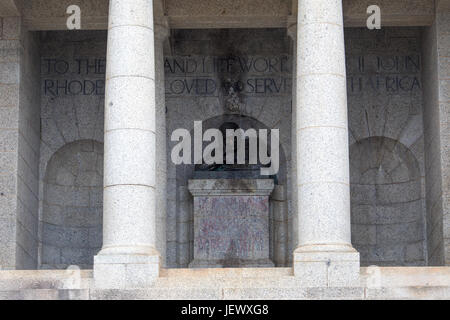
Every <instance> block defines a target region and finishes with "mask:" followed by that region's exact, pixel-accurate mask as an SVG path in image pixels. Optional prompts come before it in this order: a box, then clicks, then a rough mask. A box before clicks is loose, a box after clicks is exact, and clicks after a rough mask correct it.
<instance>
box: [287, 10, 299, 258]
mask: <svg viewBox="0 0 450 320" xmlns="http://www.w3.org/2000/svg"><path fill="white" fill-rule="evenodd" d="M287 34H288V36H289V37H290V38H291V40H292V41H291V44H292V105H291V108H292V123H291V145H292V148H291V172H292V174H291V175H292V177H291V183H290V185H289V187H290V188H291V190H292V191H291V196H290V200H291V202H290V205H291V209H290V211H291V214H290V216H289V217H288V225H289V231H288V234H289V236H290V238H289V240H288V250H289V252H292V251H293V250H294V248H297V245H298V227H297V226H298V203H297V201H298V184H297V98H296V97H297V72H296V71H297V17H294V16H291V17H289V19H288V24H287ZM287 262H288V263H289V264H291V263H292V255H290V254H289V255H288V261H287Z"/></svg>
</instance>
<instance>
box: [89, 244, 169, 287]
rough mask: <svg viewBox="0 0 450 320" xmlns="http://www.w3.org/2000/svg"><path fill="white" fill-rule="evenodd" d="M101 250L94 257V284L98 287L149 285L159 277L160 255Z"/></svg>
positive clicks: (156, 253)
mask: <svg viewBox="0 0 450 320" xmlns="http://www.w3.org/2000/svg"><path fill="white" fill-rule="evenodd" d="M103 251H104V250H102V251H101V252H100V253H99V254H98V255H97V256H95V257H94V286H95V287H96V288H98V289H139V288H148V287H151V286H152V285H153V284H154V282H155V281H156V279H157V278H158V277H159V273H160V266H161V257H160V256H159V253H158V252H157V251H156V250H152V251H153V252H152V254H144V255H142V254H118V253H117V254H111V253H107V252H108V250H105V253H103Z"/></svg>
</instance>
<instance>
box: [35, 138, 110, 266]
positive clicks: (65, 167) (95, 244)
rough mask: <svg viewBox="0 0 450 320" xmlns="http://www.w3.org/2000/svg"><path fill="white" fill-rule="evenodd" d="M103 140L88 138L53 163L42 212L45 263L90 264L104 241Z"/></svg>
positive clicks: (58, 155) (67, 148)
mask: <svg viewBox="0 0 450 320" xmlns="http://www.w3.org/2000/svg"><path fill="white" fill-rule="evenodd" d="M102 185H103V144H101V143H99V142H96V141H92V140H83V141H77V142H73V143H70V144H68V145H66V146H64V147H63V148H61V149H60V150H59V151H57V152H56V153H55V154H54V155H53V157H52V158H51V160H50V161H49V163H48V167H47V172H46V176H45V186H44V204H43V218H42V220H43V221H42V253H41V254H42V268H57V269H59V268H66V267H67V266H69V265H78V266H80V267H81V268H91V267H92V264H93V257H94V255H95V254H96V253H97V252H98V251H99V250H100V249H101V245H102V207H103V204H102V191H103V190H102Z"/></svg>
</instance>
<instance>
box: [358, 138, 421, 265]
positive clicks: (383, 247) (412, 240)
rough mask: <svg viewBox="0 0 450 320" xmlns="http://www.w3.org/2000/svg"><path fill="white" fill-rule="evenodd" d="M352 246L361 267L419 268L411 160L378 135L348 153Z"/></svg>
mask: <svg viewBox="0 0 450 320" xmlns="http://www.w3.org/2000/svg"><path fill="white" fill-rule="evenodd" d="M350 159H351V161H350V166H351V200H352V243H353V245H354V246H355V248H356V249H357V250H358V251H359V252H360V253H361V264H362V265H365V266H367V265H381V266H390V265H395V266H404V265H424V264H425V253H424V241H425V237H424V219H423V199H422V197H421V180H420V179H421V177H420V171H419V167H418V163H417V160H416V159H415V157H414V155H413V154H412V153H411V151H410V150H408V149H407V148H406V147H405V146H404V145H402V144H401V143H399V142H397V141H395V140H393V139H389V138H383V137H372V138H367V139H364V140H362V141H359V142H357V143H355V144H353V145H352V147H351V149H350Z"/></svg>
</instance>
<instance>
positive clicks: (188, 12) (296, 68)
mask: <svg viewBox="0 0 450 320" xmlns="http://www.w3.org/2000/svg"><path fill="white" fill-rule="evenodd" d="M109 2H110V6H109V7H108V1H99V0H83V1H79V5H80V6H81V9H82V12H83V18H82V29H83V30H82V31H67V30H66V18H67V15H66V13H65V8H66V7H67V5H68V4H69V2H68V1H53V0H52V1H48V0H46V1H43V0H30V1H24V2H20V1H12V0H0V249H1V250H0V269H1V270H3V271H0V299H38V298H41V299H126V298H135V299H157V298H159V299H180V298H184V299H257V298H265V299H326V298H332V299H386V298H406V299H410V298H444V299H448V298H449V297H450V290H449V288H450V283H449V282H448V278H449V277H448V272H449V271H448V268H446V267H444V266H445V265H448V264H449V263H450V262H449V257H450V253H449V252H450V251H449V250H450V240H449V239H450V223H449V221H450V218H449V217H450V213H449V206H450V200H449V199H450V197H449V191H450V185H449V183H450V177H449V176H450V168H449V163H450V160H449V159H450V153H449V151H448V150H449V147H448V142H449V139H450V138H449V137H450V135H449V129H450V127H449V121H448V119H449V117H448V114H449V110H450V105H449V103H450V102H449V101H450V89H449V88H450V65H449V63H450V60H449V59H448V57H449V56H450V49H449V48H450V41H449V39H450V37H449V30H450V19H449V17H450V3H449V1H448V0H436V1H433V0H401V1H381V3H380V7H381V10H382V29H381V30H367V29H366V28H365V24H366V19H367V12H366V9H367V6H368V5H370V4H373V3H372V2H371V1H368V0H367V1H366V0H363V1H359V0H343V1H340V0H292V1H291V0H289V1H267V0H249V1H228V0H226V1H200V2H199V1H197V0H196V1H193V0H192V1H191V0H187V1H178V0H166V1H162V0H153V1H150V0H134V1H131V0H130V1H127V2H124V1H119V0H114V1H113V0H111V1H109ZM18 4H23V6H18ZM341 6H342V10H341ZM108 10H110V11H109V12H108ZM297 15H298V16H297ZM108 20H109V26H108ZM344 26H345V27H346V28H345V29H344ZM88 29H96V30H97V31H88ZM30 30H32V31H33V32H30ZM45 30H53V31H45ZM57 30H59V31H57ZM105 30H108V31H105ZM34 31H36V32H34ZM107 39H109V40H108V43H107ZM344 40H345V42H344ZM107 46H108V47H109V50H108V52H107V50H106V49H107ZM131 52H132V53H131ZM344 52H345V55H344ZM105 103H106V108H105ZM104 110H106V112H105V111H104ZM194 121H202V125H203V130H207V129H211V128H219V127H221V125H224V124H230V123H231V124H233V125H237V126H238V127H240V128H242V129H245V130H247V129H249V128H254V129H257V130H270V129H279V130H280V170H279V172H278V174H276V175H274V176H270V177H262V176H260V174H259V173H258V170H256V169H255V167H252V166H244V167H233V166H228V167H227V166H219V167H214V166H212V167H211V166H209V167H208V166H205V165H198V164H197V165H193V164H192V165H177V166H176V165H174V163H173V162H172V161H171V150H172V147H173V146H174V144H175V143H176V141H171V134H172V132H173V131H174V130H176V129H179V128H184V129H187V130H188V131H189V132H190V133H191V134H192V135H193V134H194V127H193V126H194ZM105 142H106V143H105ZM104 143H105V147H103V145H104ZM104 154H105V156H104ZM104 164H105V165H104ZM256 167H258V166H256ZM258 169H259V167H258ZM267 178H269V181H271V182H272V181H273V185H272V184H270V188H266V189H264V188H263V189H264V190H265V193H264V194H258V190H259V191H260V189H261V188H259V187H261V186H259V187H255V188H252V189H251V191H252V192H251V193H249V194H247V193H248V191H249V190H247V189H246V190H243V189H242V188H241V189H239V186H240V185H241V184H242V183H243V182H244V181H252V183H254V184H256V185H258V183H263V182H262V181H267V180H264V179H267ZM222 179H227V180H226V181H224V180H222ZM233 179H238V180H239V182H236V180H233ZM245 179H247V180H245ZM202 181H203V182H204V183H203V182H202ZM205 181H206V182H205ZM211 181H212V182H214V181H222V182H221V183H220V185H213V186H211ZM199 184H200V185H201V187H200V188H196V187H195V186H196V185H197V187H198V186H199ZM233 188H234V189H235V190H234V189H233ZM236 188H237V189H236ZM272 188H273V190H272ZM244 189H245V188H244ZM269 189H270V190H269ZM205 190H206V191H205ZM230 190H231V191H230ZM205 192H207V193H205ZM255 192H256V193H255ZM103 193H104V194H105V198H104V197H103ZM269 194H270V196H269ZM104 199H105V200H104ZM237 207H239V209H236V210H234V209H233V208H237ZM208 228H209V229H208ZM213 232H217V233H218V234H219V235H218V236H217V235H216V234H214V235H213ZM213 237H215V238H214V239H215V240H217V241H219V240H220V241H222V242H223V243H222V244H223V246H221V245H217V243H216V245H215V246H214V245H213V246H211V245H210V246H208V245H206V242H205V241H203V240H205V239H206V240H208V241H209V242H208V243H209V244H211V243H213V241H211V239H212V238H213ZM248 239H251V240H250V241H249V240H248ZM220 241H219V242H220ZM212 249H214V250H215V251H214V250H213V251H211V250H212ZM208 250H210V251H208ZM294 250H295V252H294ZM94 256H95V258H94ZM360 264H361V266H363V267H362V268H360ZM69 265H76V266H78V267H80V268H81V269H88V270H83V271H80V272H78V271H77V268H76V267H71V268H70V270H60V271H57V270H55V269H65V268H67V267H68V266H69ZM371 265H376V266H371ZM189 266H190V267H192V268H191V269H189V268H188V267H189ZM211 266H213V267H215V268H210V269H209V268H204V267H211ZM242 266H244V267H245V268H240V267H242ZM252 266H258V267H260V268H248V267H252ZM273 266H276V267H277V268H275V267H273ZM366 266H371V267H368V268H366ZM409 266H414V268H411V267H409ZM430 266H441V267H437V268H433V267H430ZM194 267H196V268H195V269H194ZM198 267H202V269H198ZM218 267H227V268H225V269H221V268H218ZM261 267H266V268H261ZM267 267H270V268H267ZM14 269H18V271H13V270H14ZM20 269H26V270H31V271H19V270H20ZM36 269H50V270H48V271H47V270H39V271H33V270H36ZM89 269H93V271H91V270H89ZM9 270H11V271H9Z"/></svg>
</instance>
